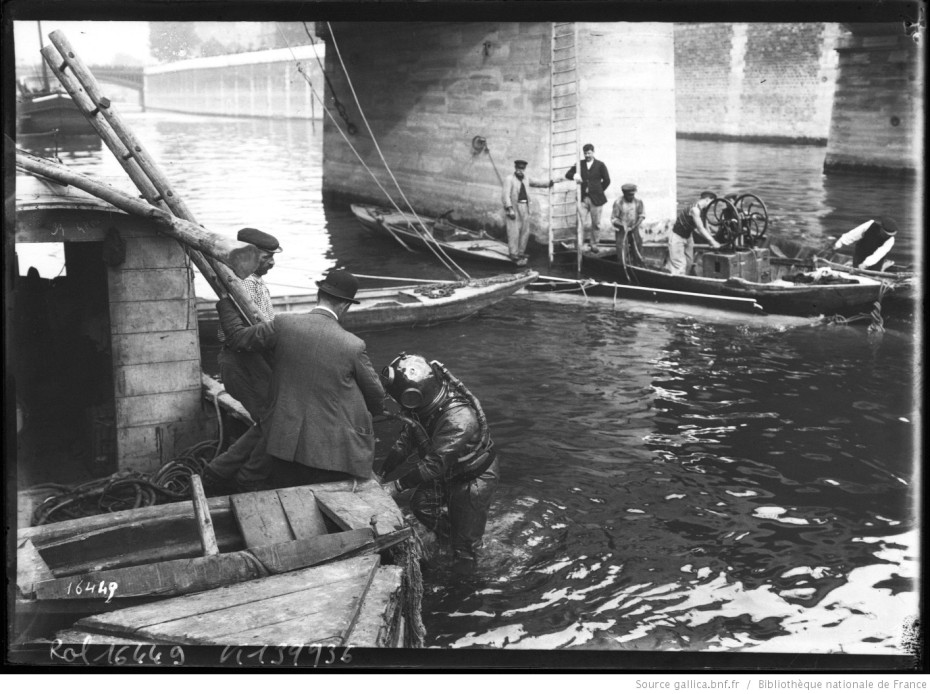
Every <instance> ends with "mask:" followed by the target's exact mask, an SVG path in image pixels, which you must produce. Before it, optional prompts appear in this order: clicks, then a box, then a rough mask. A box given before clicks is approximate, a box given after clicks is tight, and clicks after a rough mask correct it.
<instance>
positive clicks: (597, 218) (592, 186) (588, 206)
mask: <svg viewBox="0 0 930 694" xmlns="http://www.w3.org/2000/svg"><path fill="white" fill-rule="evenodd" d="M581 151H582V152H583V153H584V159H583V160H582V161H581V164H580V171H579V170H578V167H575V166H572V167H571V168H570V169H569V170H568V171H566V172H565V178H567V179H568V180H570V181H571V180H572V179H574V181H575V183H577V184H578V185H580V186H581V208H580V209H579V210H578V214H579V215H583V212H587V213H588V218H589V219H590V220H591V250H593V251H597V242H598V236H599V234H600V227H601V210H603V209H604V205H606V204H607V196H606V195H604V191H606V190H607V186H609V185H610V174H609V173H607V166H606V165H605V164H604V162H602V161H600V160H598V159H595V158H594V145H590V144H589V145H585V146H584V147H582V148H581Z"/></svg>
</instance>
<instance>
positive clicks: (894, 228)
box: [878, 217, 898, 236]
mask: <svg viewBox="0 0 930 694" xmlns="http://www.w3.org/2000/svg"><path fill="white" fill-rule="evenodd" d="M878 223H879V224H881V225H882V229H884V230H885V233H886V234H888V235H889V236H894V235H895V234H897V233H898V223H897V222H896V221H894V220H893V219H892V218H891V217H882V218H880V219H879V220H878Z"/></svg>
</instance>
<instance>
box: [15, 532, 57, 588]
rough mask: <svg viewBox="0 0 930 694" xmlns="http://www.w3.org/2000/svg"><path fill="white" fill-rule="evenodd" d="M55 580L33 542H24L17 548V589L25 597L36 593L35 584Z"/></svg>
mask: <svg viewBox="0 0 930 694" xmlns="http://www.w3.org/2000/svg"><path fill="white" fill-rule="evenodd" d="M51 578H54V576H53V575H52V571H51V569H49V568H48V564H46V563H45V560H44V559H43V558H42V555H40V554H39V550H37V549H36V548H35V545H33V544H32V541H31V540H23V541H21V542H19V543H18V544H17V547H16V587H17V588H19V591H20V592H21V593H22V594H23V595H24V596H25V597H31V596H32V594H33V593H34V592H35V584H36V583H39V582H40V581H47V580H49V579H51Z"/></svg>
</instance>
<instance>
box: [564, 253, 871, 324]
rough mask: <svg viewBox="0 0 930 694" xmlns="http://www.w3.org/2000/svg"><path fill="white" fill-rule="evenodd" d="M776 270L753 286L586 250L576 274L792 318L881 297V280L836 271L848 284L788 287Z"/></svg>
mask: <svg viewBox="0 0 930 694" xmlns="http://www.w3.org/2000/svg"><path fill="white" fill-rule="evenodd" d="M645 251H646V255H647V258H648V257H650V255H652V256H653V257H656V256H658V254H659V249H650V248H648V246H647V248H646V249H645ZM650 251H652V253H651V254H650ZM700 255H701V251H700V250H697V251H696V252H695V259H696V262H695V266H697V267H700ZM777 267H778V266H776V265H773V268H775V269H773V273H775V279H773V280H772V281H769V282H754V281H749V280H746V279H742V278H739V277H732V278H716V277H702V276H698V275H672V274H670V273H668V272H665V271H662V270H658V269H655V268H652V267H637V266H633V265H623V264H621V263H619V262H617V256H616V253H615V252H614V253H610V252H606V253H598V254H595V253H588V252H586V253H585V254H584V255H583V260H582V271H584V272H586V273H588V274H589V275H591V276H592V277H595V278H596V279H601V280H608V281H612V282H619V283H625V284H633V285H639V286H643V287H652V288H655V289H662V290H670V291H679V292H687V293H693V294H704V295H710V296H725V297H736V298H742V299H752V300H754V301H755V302H757V303H758V304H759V305H760V306H761V307H762V309H763V310H764V311H765V312H766V313H775V314H785V315H796V316H816V315H830V314H850V313H853V312H856V311H861V310H864V309H865V310H868V309H869V308H871V306H872V305H873V304H874V302H875V301H876V300H878V299H879V297H880V294H881V286H882V284H881V282H879V281H876V280H873V279H870V278H866V277H858V278H854V277H850V276H848V275H845V274H844V273H838V274H839V275H840V276H842V277H844V278H845V279H848V282H841V283H835V284H834V283H831V284H816V283H794V282H790V281H788V280H786V279H785V277H787V276H789V275H787V274H781V275H779V274H777V272H778V270H777Z"/></svg>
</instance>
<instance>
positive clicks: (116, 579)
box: [36, 530, 377, 603]
mask: <svg viewBox="0 0 930 694" xmlns="http://www.w3.org/2000/svg"><path fill="white" fill-rule="evenodd" d="M376 547H377V545H376V543H375V542H374V536H373V534H372V532H371V530H351V531H348V532H344V533H333V534H331V535H320V536H318V537H313V538H309V539H305V540H294V541H292V542H285V543H282V544H280V545H271V546H268V547H260V548H257V549H255V550H242V551H238V552H228V553H226V554H214V555H209V556H205V557H194V558H190V559H175V560H171V561H163V562H157V563H153V564H146V565H142V566H131V567H126V568H121V569H114V570H111V571H93V572H89V573H83V574H77V575H74V576H69V577H65V578H59V579H52V580H49V581H42V582H39V583H37V584H36V597H37V599H39V600H55V601H72V602H75V601H76V602H89V601H95V602H105V603H109V602H111V601H113V600H117V601H120V600H125V599H127V598H139V597H166V596H177V595H186V594H188V593H194V592H198V591H203V590H212V589H214V588H219V587H222V586H228V585H232V584H234V583H241V582H242V581H249V580H254V579H258V578H262V577H264V576H267V575H268V574H269V573H271V574H276V573H285V572H288V571H295V570H298V569H305V568H307V567H310V566H316V565H317V564H322V563H324V562H327V561H330V560H332V559H336V558H338V557H341V556H344V555H347V554H349V553H351V552H358V551H361V550H364V549H365V548H368V549H374V548H376ZM78 589H80V593H78Z"/></svg>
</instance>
